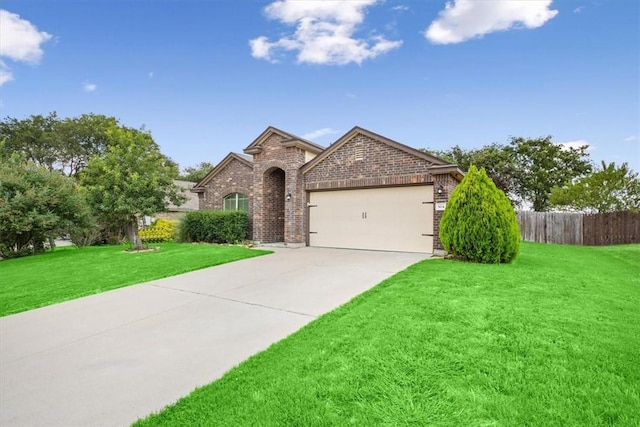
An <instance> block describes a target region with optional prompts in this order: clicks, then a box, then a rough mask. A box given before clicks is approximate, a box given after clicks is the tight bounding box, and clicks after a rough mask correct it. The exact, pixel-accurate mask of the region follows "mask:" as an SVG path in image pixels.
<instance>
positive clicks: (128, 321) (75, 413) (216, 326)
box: [0, 248, 424, 425]
mask: <svg viewBox="0 0 640 427" xmlns="http://www.w3.org/2000/svg"><path fill="white" fill-rule="evenodd" d="M423 258H424V255H421V254H407V253H404V254H403V253H389V252H368V251H349V250H336V249H320V248H301V249H275V250H274V253H273V254H272V255H268V256H264V257H255V258H251V259H244V260H241V261H237V262H232V263H227V264H223V265H219V266H217V267H214V268H206V269H202V270H198V271H193V272H190V273H186V274H181V275H178V276H173V277H169V278H165V279H161V280H156V281H152V282H147V283H145V284H141V285H137V286H129V287H125V288H121V289H116V290H113V291H110V292H104V293H101V294H98V295H92V296H89V297H85V298H80V299H76V300H72V301H67V302H64V303H60V304H55V305H50V306H47V307H43V308H40V309H37V310H31V311H26V312H23V313H19V314H15V315H11V316H5V317H2V318H0V335H1V336H2V346H1V347H0V362H1V364H0V377H1V378H2V381H1V382H0V425H127V424H130V423H132V422H134V421H136V420H137V419H138V418H141V417H144V416H146V415H148V414H149V413H152V412H156V411H159V410H161V409H162V408H163V407H164V406H166V405H168V404H171V403H173V402H175V401H176V400H177V399H179V398H180V397H182V396H184V395H186V394H188V393H189V392H190V391H192V390H193V389H194V388H196V387H198V386H202V385H204V384H207V383H209V382H211V381H213V380H215V379H216V378H219V377H221V376H222V375H223V374H224V373H225V372H226V371H227V370H229V369H230V368H232V367H233V366H235V365H237V364H238V363H240V362H241V361H243V360H245V359H246V358H247V357H249V356H251V355H253V354H255V353H257V352H259V351H262V350H264V349H266V348H267V347H269V346H270V345H271V344H272V343H274V342H277V341H279V340H280V339H282V338H284V337H286V336H288V335H289V334H291V333H293V332H295V331H296V330H298V329H299V328H300V327H302V326H304V325H305V324H307V323H308V322H310V321H312V320H313V319H315V318H316V317H317V316H319V315H321V314H323V313H326V312H328V311H331V310H332V309H334V308H335V307H338V306H340V305H342V304H344V303H346V302H347V301H349V300H350V299H352V298H353V297H354V296H356V295H358V294H360V293H362V292H364V291H365V290H367V289H369V288H371V287H373V286H375V285H376V284H377V283H379V282H380V281H381V280H383V279H385V278H387V277H389V276H391V275H392V274H394V273H396V272H397V271H399V270H402V269H404V268H406V267H407V266H409V265H411V264H414V263H415V262H417V261H419V260H421V259H423Z"/></svg>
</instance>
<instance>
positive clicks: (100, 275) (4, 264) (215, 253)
mask: <svg viewBox="0 0 640 427" xmlns="http://www.w3.org/2000/svg"><path fill="white" fill-rule="evenodd" d="M153 246H157V247H160V250H159V251H157V252H140V253H126V252H125V251H124V250H125V249H127V248H128V246H94V247H87V248H82V249H77V248H75V247H64V248H56V249H55V250H54V251H52V252H47V253H44V254H42V255H34V256H29V257H25V258H16V259H10V260H4V261H0V316H6V315H8V314H13V313H18V312H21V311H26V310H31V309H33V308H37V307H42V306H45V305H49V304H55V303H58V302H61V301H66V300H70V299H74V298H79V297H82V296H85V295H91V294H97V293H99V292H104V291H108V290H111V289H116V288H121V287H123V286H129V285H134V284H136V283H142V282H148V281H149V280H155V279H161V278H163V277H169V276H175V275H176V274H180V273H186V272H188V271H193V270H198V269H201V268H205V267H211V266H214V265H219V264H224V263H227V262H231V261H237V260H240V259H244V258H251V257H254V256H258V255H264V254H267V253H270V252H268V251H262V250H255V249H247V248H244V247H238V246H215V245H194V244H188V243H182V244H180V243H158V244H153Z"/></svg>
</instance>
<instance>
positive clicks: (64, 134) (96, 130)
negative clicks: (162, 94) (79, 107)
mask: <svg viewBox="0 0 640 427" xmlns="http://www.w3.org/2000/svg"><path fill="white" fill-rule="evenodd" d="M117 125H118V121H117V120H116V119H115V118H113V117H106V116H103V115H98V114H82V115H81V116H79V117H71V118H65V119H62V118H60V117H58V115H57V114H56V113H55V112H52V113H49V115H47V116H42V115H32V116H30V117H28V118H26V119H23V120H18V119H15V118H11V117H7V118H5V119H3V120H2V121H0V140H3V141H5V145H4V148H3V150H4V151H6V153H8V154H11V153H18V154H20V155H22V156H24V157H25V158H26V159H27V160H29V161H32V162H33V163H35V164H36V165H39V166H43V167H45V168H47V169H48V170H59V171H61V172H63V173H64V174H65V175H67V176H74V177H75V176H77V175H78V173H79V172H80V171H81V170H82V169H84V168H85V167H86V166H87V164H88V162H89V159H90V158H91V157H92V156H95V155H102V154H104V153H105V152H106V149H107V145H108V144H109V139H108V137H107V133H106V132H107V129H109V128H111V127H113V126H117Z"/></svg>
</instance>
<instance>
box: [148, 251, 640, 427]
mask: <svg viewBox="0 0 640 427" xmlns="http://www.w3.org/2000/svg"><path fill="white" fill-rule="evenodd" d="M221 351H224V350H223V349H222V350H221ZM639 408H640V245H625V246H614V247H599V248H590V247H576V246H563V245H544V244H532V243H529V244H527V243H525V244H523V246H522V252H521V255H520V257H519V258H518V259H517V260H516V261H514V262H513V263H512V264H510V265H478V264H466V263H462V262H458V261H452V260H427V261H424V262H421V263H418V264H416V265H414V266H412V267H410V268H408V269H407V270H405V271H403V272H401V273H399V274H397V275H395V276H394V277H392V278H390V279H388V280H386V281H384V282H382V283H381V284H380V285H379V286H377V287H376V288H374V289H372V290H371V291H369V292H367V293H365V294H363V295H361V296H360V297H358V298H356V299H355V300H353V301H351V302H350V303H348V304H346V305H345V306H343V307H341V308H339V309H337V310H335V311H333V312H331V313H329V314H327V315H325V316H323V317H321V318H319V319H318V320H316V321H315V322H312V323H311V324H309V325H308V326H306V327H305V328H303V329H302V330H300V331H299V332H297V333H295V334H294V335H292V336H290V337H289V338H287V339H285V340H283V341H280V342H279V343H277V344H275V345H273V346H271V347H270V348H269V349H268V350H266V351H264V352H262V353H260V354H258V355H256V356H254V357H252V358H250V359H249V360H247V361H246V362H244V363H242V364H241V365H240V366H238V367H236V368H235V369H233V370H231V371H230V372H229V373H227V374H226V375H225V376H224V377H223V378H221V379H220V380H218V381H216V382H214V383H212V384H210V385H208V386H205V387H202V388H200V389H197V390H196V391H194V392H193V393H192V394H191V395H189V396H188V397H186V398H184V399H182V400H180V401H179V402H178V403H177V404H175V405H174V406H170V407H168V408H166V409H165V410H164V411H162V412H161V413H160V414H156V415H152V416H150V417H149V418H147V419H145V420H140V421H138V423H137V424H136V425H137V426H185V425H220V426H253V425H256V426H270V425H278V426H333V425H339V426H342V425H359V426H373V425H385V426H396V425H416V426H525V425H529V426H545V427H546V426H606V425H619V426H638V425H640V411H639Z"/></svg>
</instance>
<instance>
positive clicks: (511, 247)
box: [440, 165, 520, 264]
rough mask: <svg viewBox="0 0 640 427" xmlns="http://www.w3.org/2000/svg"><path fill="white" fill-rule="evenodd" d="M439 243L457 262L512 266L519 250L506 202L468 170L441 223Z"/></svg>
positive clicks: (514, 223) (515, 227)
mask: <svg viewBox="0 0 640 427" xmlns="http://www.w3.org/2000/svg"><path fill="white" fill-rule="evenodd" d="M440 241H441V242H442V245H443V246H444V249H445V250H446V251H447V252H449V253H451V254H453V255H454V256H455V257H457V258H461V259H465V260H469V261H473V262H480V263H492V264H497V263H507V262H511V261H512V260H513V259H514V258H515V257H516V256H517V255H518V251H519V249H520V229H519V227H518V221H517V219H516V213H515V211H514V209H513V207H512V206H511V203H510V202H509V199H508V198H507V196H506V195H505V194H504V192H503V191H502V190H500V189H499V188H498V187H496V185H495V184H494V183H493V181H492V180H491V179H490V178H489V177H488V176H487V173H486V172H485V170H484V168H482V169H480V170H478V168H476V167H475V166H473V165H472V166H471V167H470V168H469V171H468V172H467V174H466V176H465V177H464V179H463V180H462V182H461V183H460V185H458V186H457V187H456V189H455V190H454V191H453V193H452V194H451V198H450V199H449V202H448V203H447V207H446V209H445V211H444V214H443V215H442V220H441V222H440Z"/></svg>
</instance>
